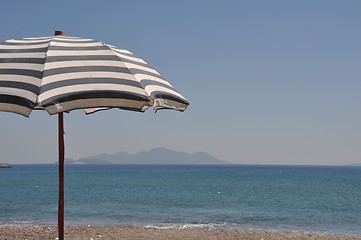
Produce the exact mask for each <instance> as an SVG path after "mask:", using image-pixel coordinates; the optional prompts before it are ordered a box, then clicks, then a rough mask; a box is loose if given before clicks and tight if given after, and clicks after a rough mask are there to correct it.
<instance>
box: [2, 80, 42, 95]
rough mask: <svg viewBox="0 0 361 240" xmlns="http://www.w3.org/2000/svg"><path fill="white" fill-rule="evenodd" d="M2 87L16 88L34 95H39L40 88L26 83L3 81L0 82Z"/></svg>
mask: <svg viewBox="0 0 361 240" xmlns="http://www.w3.org/2000/svg"><path fill="white" fill-rule="evenodd" d="M0 87H5V88H15V89H22V90H26V91H29V92H32V93H34V94H39V92H40V88H39V87H38V86H36V85H33V84H30V83H24V82H13V81H1V80H0Z"/></svg>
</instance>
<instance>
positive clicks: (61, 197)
mask: <svg viewBox="0 0 361 240" xmlns="http://www.w3.org/2000/svg"><path fill="white" fill-rule="evenodd" d="M54 35H55V36H58V35H60V36H62V35H64V32H63V31H62V30H56V31H55V34H54ZM63 120H64V117H63V113H62V112H61V113H58V129H59V131H58V136H59V140H58V143H59V201H58V236H59V240H64V155H65V154H64V151H65V149H64V121H63Z"/></svg>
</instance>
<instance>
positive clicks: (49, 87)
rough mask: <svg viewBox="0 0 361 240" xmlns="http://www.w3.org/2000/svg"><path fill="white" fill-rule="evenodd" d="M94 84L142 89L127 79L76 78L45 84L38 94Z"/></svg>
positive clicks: (137, 83)
mask: <svg viewBox="0 0 361 240" xmlns="http://www.w3.org/2000/svg"><path fill="white" fill-rule="evenodd" d="M96 83H103V84H107V83H110V84H118V85H126V86H132V87H138V88H140V89H143V88H142V86H141V85H140V83H139V82H136V81H131V80H127V79H119V78H90V79H89V78H77V79H67V80H63V81H58V82H53V83H49V84H46V85H44V86H42V87H41V90H40V93H44V92H46V91H49V90H52V89H56V88H60V87H66V86H72V85H85V84H96Z"/></svg>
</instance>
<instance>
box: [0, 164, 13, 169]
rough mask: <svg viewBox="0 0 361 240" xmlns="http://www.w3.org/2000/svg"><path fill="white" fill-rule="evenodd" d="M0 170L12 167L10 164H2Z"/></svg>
mask: <svg viewBox="0 0 361 240" xmlns="http://www.w3.org/2000/svg"><path fill="white" fill-rule="evenodd" d="M0 168H11V166H10V165H8V164H4V163H0Z"/></svg>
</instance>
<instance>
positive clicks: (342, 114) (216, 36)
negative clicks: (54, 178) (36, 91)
mask: <svg viewBox="0 0 361 240" xmlns="http://www.w3.org/2000/svg"><path fill="white" fill-rule="evenodd" d="M360 9H361V1H357V0H354V1H352V0H348V1H341V0H339V1H332V0H318V1H313V0H305V1H288V0H287V1H286V0H285V1H278V0H275V1H267V0H264V1H241V0H234V1H231V0H228V1H220V0H219V1H194V0H185V1H169V0H163V1H145V0H144V1H89V0H88V1H25V0H24V1H18V0H12V1H4V2H2V3H1V8H0V29H1V31H0V40H6V39H11V38H21V37H38V36H49V35H53V33H54V30H55V29H63V30H64V32H65V34H66V35H69V36H78V37H86V38H93V39H96V40H100V41H103V42H106V43H109V44H113V45H116V46H118V47H120V48H124V49H128V50H130V51H132V52H134V53H135V54H136V55H138V56H140V57H142V58H144V59H145V60H146V61H147V62H148V63H149V64H150V65H152V66H154V67H155V68H156V69H157V70H158V71H159V72H160V73H161V74H162V75H163V76H164V77H165V78H167V79H168V80H169V81H170V82H171V83H172V84H173V85H174V86H175V88H176V89H177V90H178V91H180V92H181V93H182V94H183V95H184V96H185V97H186V98H187V99H188V100H189V101H190V103H191V105H190V107H189V109H188V110H187V111H186V112H184V113H180V112H175V111H159V112H157V113H154V112H152V110H150V111H148V112H146V113H143V114H142V113H134V112H127V111H122V110H111V111H103V112H99V113H96V114H93V115H90V116H85V115H84V114H83V112H82V111H74V112H71V113H70V114H66V115H65V128H66V129H65V131H66V134H65V141H66V156H67V157H72V158H75V159H77V158H80V157H85V156H90V155H94V154H98V153H104V152H105V153H114V152H118V151H127V152H130V153H135V152H138V151H141V150H149V149H151V148H153V147H167V148H170V149H174V150H176V151H184V152H189V153H193V152H196V151H205V152H207V153H209V154H212V155H214V156H215V157H217V158H220V159H222V160H226V161H230V162H235V163H255V164H260V163H262V164H263V163H266V164H268V163H271V164H344V163H354V162H361V111H360V104H361V94H360V93H361V30H360V26H361V14H360ZM0 136H1V137H0V154H1V155H0V162H8V163H25V162H29V163H30V162H31V163H33V162H37V163H48V162H54V161H56V160H57V156H58V155H57V118H56V116H48V115H47V113H46V112H43V111H35V112H33V113H32V114H31V116H30V118H29V119H27V118H24V117H22V116H20V115H15V114H10V113H0Z"/></svg>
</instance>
